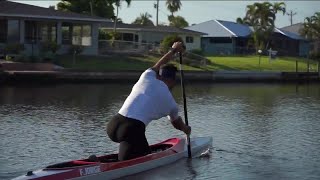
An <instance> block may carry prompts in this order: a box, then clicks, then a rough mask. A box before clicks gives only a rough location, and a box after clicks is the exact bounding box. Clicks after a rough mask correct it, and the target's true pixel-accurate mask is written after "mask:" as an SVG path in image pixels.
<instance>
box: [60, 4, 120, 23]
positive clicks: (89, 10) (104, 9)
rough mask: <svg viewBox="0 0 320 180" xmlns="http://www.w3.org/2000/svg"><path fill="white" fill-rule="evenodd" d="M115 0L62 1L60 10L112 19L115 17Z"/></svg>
mask: <svg viewBox="0 0 320 180" xmlns="http://www.w3.org/2000/svg"><path fill="white" fill-rule="evenodd" d="M113 2H114V0H61V2H59V3H58V4H57V7H58V10H63V11H70V12H76V13H81V14H88V15H95V16H99V17H105V18H109V19H111V18H112V17H114V12H113V10H114V8H113V6H112V3H113Z"/></svg>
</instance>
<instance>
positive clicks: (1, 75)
mask: <svg viewBox="0 0 320 180" xmlns="http://www.w3.org/2000/svg"><path fill="white" fill-rule="evenodd" d="M142 72H143V71H110V72H86V71H74V70H70V71H68V70H62V71H3V72H0V83H1V84H12V83H13V84H16V83H60V82H62V83H105V82H128V83H132V82H136V81H137V80H138V79H139V76H140V75H141V73H142ZM178 74H179V73H178ZM184 74H185V80H186V81H187V82H192V83H214V82H223V83H224V82H225V83H240V82H244V83H268V82H270V83H287V82H292V83H308V82H320V78H319V75H318V73H317V72H298V73H295V72H264V71H262V72H252V71H202V72H199V71H185V72H184ZM178 80H179V75H178Z"/></svg>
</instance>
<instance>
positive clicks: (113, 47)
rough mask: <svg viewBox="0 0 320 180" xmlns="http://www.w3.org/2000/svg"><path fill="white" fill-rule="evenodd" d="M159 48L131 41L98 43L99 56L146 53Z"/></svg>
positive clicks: (102, 41)
mask: <svg viewBox="0 0 320 180" xmlns="http://www.w3.org/2000/svg"><path fill="white" fill-rule="evenodd" d="M158 48H159V45H156V44H152V43H139V42H132V41H118V40H115V41H110V40H100V41H99V54H109V53H147V52H148V51H154V50H156V49H158Z"/></svg>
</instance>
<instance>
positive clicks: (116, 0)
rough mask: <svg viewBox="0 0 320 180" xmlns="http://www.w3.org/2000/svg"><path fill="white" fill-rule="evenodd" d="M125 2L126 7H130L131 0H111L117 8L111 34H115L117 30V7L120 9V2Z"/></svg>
mask: <svg viewBox="0 0 320 180" xmlns="http://www.w3.org/2000/svg"><path fill="white" fill-rule="evenodd" d="M122 1H126V2H127V5H128V7H129V6H130V3H131V0H113V3H114V4H115V6H116V7H117V12H116V16H115V18H114V26H113V32H116V29H117V22H118V15H119V7H121V2H122Z"/></svg>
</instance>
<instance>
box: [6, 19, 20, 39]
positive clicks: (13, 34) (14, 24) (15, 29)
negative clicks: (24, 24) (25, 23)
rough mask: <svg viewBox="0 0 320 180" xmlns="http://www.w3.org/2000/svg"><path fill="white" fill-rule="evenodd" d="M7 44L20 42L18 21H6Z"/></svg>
mask: <svg viewBox="0 0 320 180" xmlns="http://www.w3.org/2000/svg"><path fill="white" fill-rule="evenodd" d="M7 28H8V34H7V36H8V37H7V42H8V43H19V42H20V25H19V20H8V26H7Z"/></svg>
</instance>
